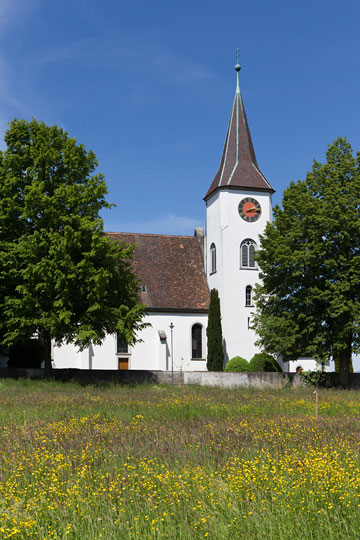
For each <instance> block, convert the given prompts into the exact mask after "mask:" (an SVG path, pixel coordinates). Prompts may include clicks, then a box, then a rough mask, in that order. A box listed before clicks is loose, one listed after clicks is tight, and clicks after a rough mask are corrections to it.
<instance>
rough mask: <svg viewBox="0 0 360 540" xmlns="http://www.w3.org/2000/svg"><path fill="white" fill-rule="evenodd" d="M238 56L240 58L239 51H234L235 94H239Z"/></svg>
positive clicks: (239, 67)
mask: <svg viewBox="0 0 360 540" xmlns="http://www.w3.org/2000/svg"><path fill="white" fill-rule="evenodd" d="M239 56H240V51H239V49H236V65H235V71H236V94H240V81H239V72H240V69H241V66H240V64H239Z"/></svg>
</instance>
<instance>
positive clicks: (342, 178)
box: [254, 138, 360, 386]
mask: <svg viewBox="0 0 360 540" xmlns="http://www.w3.org/2000/svg"><path fill="white" fill-rule="evenodd" d="M326 158H327V161H326V163H324V164H322V163H319V162H317V161H315V162H314V165H313V167H312V171H311V172H309V173H308V174H307V176H306V179H305V180H303V181H298V182H296V183H295V182H292V183H291V184H290V186H289V187H288V188H287V189H286V190H285V192H284V197H283V208H282V209H281V208H279V207H278V206H276V207H275V209H274V222H273V223H269V224H268V225H267V227H266V229H265V232H264V235H263V236H262V238H261V249H260V250H259V251H258V253H257V260H258V262H259V265H260V268H261V272H260V278H261V279H262V284H260V285H259V286H258V287H257V292H256V297H255V298H256V305H257V312H256V316H255V318H254V326H255V329H256V331H257V333H258V335H259V342H258V343H259V344H260V345H262V346H263V348H264V349H265V350H266V351H268V352H270V353H277V352H280V353H281V354H282V356H283V358H284V359H285V360H289V359H295V358H297V357H298V356H299V355H300V354H304V353H305V354H306V353H307V354H312V355H314V356H315V357H316V358H317V359H318V360H319V361H324V360H326V359H327V358H329V357H330V356H333V357H334V358H335V360H336V361H337V362H338V365H339V374H340V381H341V383H342V385H343V386H347V384H348V373H349V366H350V362H351V355H352V352H358V351H359V345H360V340H359V323H360V198H359V194H360V155H359V154H358V155H357V157H354V156H353V151H352V148H351V146H350V144H349V143H348V142H347V140H346V139H342V138H339V139H337V140H336V141H335V142H334V143H333V144H332V145H331V146H329V148H328V151H327V153H326Z"/></svg>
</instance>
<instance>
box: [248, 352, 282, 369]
mask: <svg viewBox="0 0 360 540" xmlns="http://www.w3.org/2000/svg"><path fill="white" fill-rule="evenodd" d="M249 371H282V369H281V367H280V366H279V364H278V363H277V361H276V360H275V358H274V357H272V356H271V354H268V353H265V352H262V353H257V354H254V356H253V357H252V359H251V360H250V363H249Z"/></svg>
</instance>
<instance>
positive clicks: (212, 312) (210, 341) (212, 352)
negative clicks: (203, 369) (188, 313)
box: [206, 289, 224, 371]
mask: <svg viewBox="0 0 360 540" xmlns="http://www.w3.org/2000/svg"><path fill="white" fill-rule="evenodd" d="M206 335H207V346H208V356H207V364H206V366H207V369H208V371H223V370H224V350H223V340H222V329H221V313H220V298H219V293H218V291H217V290H216V289H211V291H210V306H209V320H208V326H207V329H206Z"/></svg>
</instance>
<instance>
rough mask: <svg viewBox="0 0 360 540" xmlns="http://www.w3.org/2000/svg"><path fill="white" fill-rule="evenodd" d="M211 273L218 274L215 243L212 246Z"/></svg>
mask: <svg viewBox="0 0 360 540" xmlns="http://www.w3.org/2000/svg"><path fill="white" fill-rule="evenodd" d="M210 268H211V271H210V273H211V274H213V273H214V272H216V246H215V244H214V242H213V243H212V244H211V246H210Z"/></svg>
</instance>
